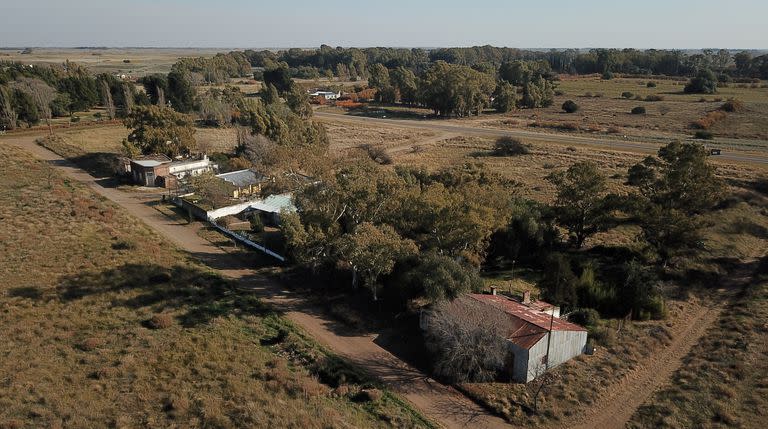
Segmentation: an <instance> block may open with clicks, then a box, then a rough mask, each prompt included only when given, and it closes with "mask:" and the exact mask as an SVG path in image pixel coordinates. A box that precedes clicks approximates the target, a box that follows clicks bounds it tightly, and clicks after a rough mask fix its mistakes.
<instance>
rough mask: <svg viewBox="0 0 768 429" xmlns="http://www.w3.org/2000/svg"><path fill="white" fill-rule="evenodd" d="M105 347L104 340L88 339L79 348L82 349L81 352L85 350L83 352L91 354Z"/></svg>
mask: <svg viewBox="0 0 768 429" xmlns="http://www.w3.org/2000/svg"><path fill="white" fill-rule="evenodd" d="M103 345H104V340H103V339H101V338H96V337H90V338H86V339H85V340H83V342H82V343H80V344H79V345H78V348H80V350H83V351H86V352H90V351H93V350H96V349H98V348H99V347H101V346H103Z"/></svg>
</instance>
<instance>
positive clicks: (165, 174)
mask: <svg viewBox="0 0 768 429" xmlns="http://www.w3.org/2000/svg"><path fill="white" fill-rule="evenodd" d="M216 168H217V166H216V164H213V163H211V160H210V159H208V156H207V155H204V156H203V158H202V159H196V160H184V161H171V159H170V158H168V157H167V156H165V155H156V156H148V157H142V158H138V159H132V160H131V162H130V168H129V170H130V171H129V173H130V175H131V178H132V179H133V182H134V183H136V184H139V185H142V186H150V187H153V186H162V187H169V186H173V184H175V183H176V181H177V180H178V179H184V178H186V177H190V176H197V175H200V174H202V173H205V172H208V171H212V170H214V169H216Z"/></svg>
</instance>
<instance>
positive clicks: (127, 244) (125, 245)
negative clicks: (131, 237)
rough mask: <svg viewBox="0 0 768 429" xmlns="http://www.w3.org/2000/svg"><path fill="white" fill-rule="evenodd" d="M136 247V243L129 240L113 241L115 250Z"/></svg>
mask: <svg viewBox="0 0 768 429" xmlns="http://www.w3.org/2000/svg"><path fill="white" fill-rule="evenodd" d="M135 248H136V243H134V242H132V241H128V240H117V241H116V242H114V243H112V249H113V250H132V249H135Z"/></svg>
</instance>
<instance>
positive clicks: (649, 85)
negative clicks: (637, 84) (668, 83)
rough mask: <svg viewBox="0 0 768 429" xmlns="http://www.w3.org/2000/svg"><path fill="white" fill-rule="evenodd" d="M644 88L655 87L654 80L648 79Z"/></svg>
mask: <svg viewBox="0 0 768 429" xmlns="http://www.w3.org/2000/svg"><path fill="white" fill-rule="evenodd" d="M645 86H646V88H656V82H653V81H650V82H648V83H646V84H645Z"/></svg>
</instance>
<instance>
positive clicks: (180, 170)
mask: <svg viewBox="0 0 768 429" xmlns="http://www.w3.org/2000/svg"><path fill="white" fill-rule="evenodd" d="M216 167H217V166H216V164H213V163H211V160H210V159H208V155H203V158H202V159H196V160H185V161H173V162H172V163H171V164H170V165H169V166H168V173H170V174H172V175H173V176H175V177H176V178H177V179H184V178H185V177H189V176H199V175H200V174H203V173H206V172H209V171H212V170H214V169H216Z"/></svg>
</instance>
